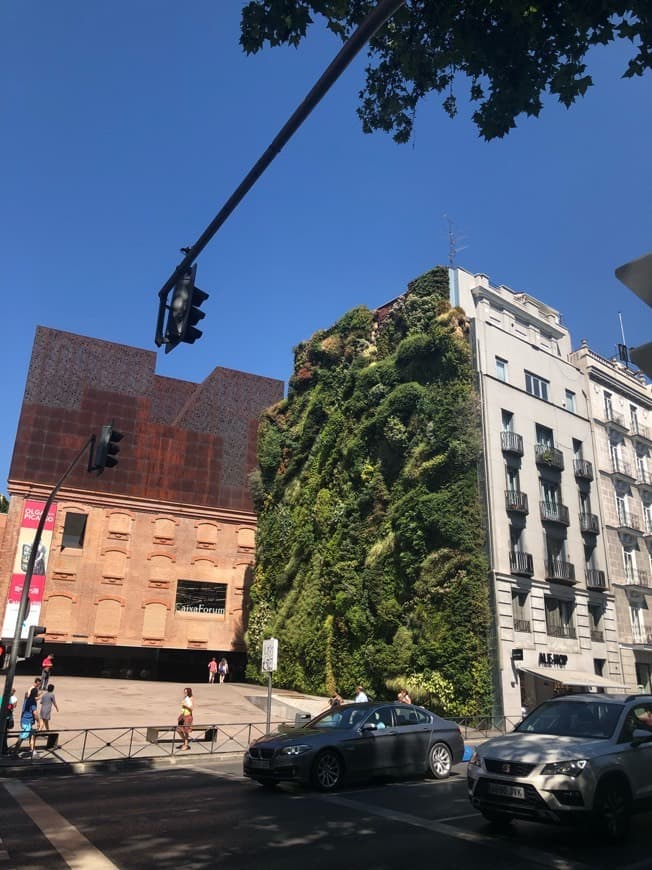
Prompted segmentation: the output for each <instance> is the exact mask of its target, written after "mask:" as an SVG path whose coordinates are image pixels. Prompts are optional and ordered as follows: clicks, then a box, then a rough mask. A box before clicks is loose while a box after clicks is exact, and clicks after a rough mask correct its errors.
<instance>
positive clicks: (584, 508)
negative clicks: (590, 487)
mask: <svg viewBox="0 0 652 870" xmlns="http://www.w3.org/2000/svg"><path fill="white" fill-rule="evenodd" d="M577 492H578V495H579V499H580V513H581V514H584V515H586V514H590V513H591V496H590V495H589V493H588V492H585V491H584V490H583V489H579V490H578V491H577Z"/></svg>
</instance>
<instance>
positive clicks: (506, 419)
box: [501, 409, 514, 432]
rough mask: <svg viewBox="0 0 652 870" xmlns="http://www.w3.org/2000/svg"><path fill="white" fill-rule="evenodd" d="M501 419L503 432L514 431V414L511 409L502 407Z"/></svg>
mask: <svg viewBox="0 0 652 870" xmlns="http://www.w3.org/2000/svg"><path fill="white" fill-rule="evenodd" d="M501 419H502V424H503V432H513V431H514V415H513V414H512V412H511V411H505V410H504V409H503V410H502V411H501Z"/></svg>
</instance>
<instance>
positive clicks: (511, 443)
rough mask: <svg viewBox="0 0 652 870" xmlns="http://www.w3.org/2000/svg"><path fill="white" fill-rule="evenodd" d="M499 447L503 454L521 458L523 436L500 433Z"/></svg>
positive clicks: (512, 433)
mask: <svg viewBox="0 0 652 870" xmlns="http://www.w3.org/2000/svg"><path fill="white" fill-rule="evenodd" d="M500 446H501V448H502V450H503V452H504V453H515V454H516V455H517V456H523V436H522V435H517V434H516V432H505V431H503V432H501V433H500Z"/></svg>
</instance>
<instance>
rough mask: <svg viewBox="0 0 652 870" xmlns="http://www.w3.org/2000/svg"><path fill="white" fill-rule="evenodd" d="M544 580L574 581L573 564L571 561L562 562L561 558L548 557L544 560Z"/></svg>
mask: <svg viewBox="0 0 652 870" xmlns="http://www.w3.org/2000/svg"><path fill="white" fill-rule="evenodd" d="M546 580H561V581H562V582H563V583H575V582H576V581H575V565H573V563H572V562H563V561H562V560H561V559H548V560H547V562H546Z"/></svg>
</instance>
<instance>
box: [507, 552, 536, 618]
mask: <svg viewBox="0 0 652 870" xmlns="http://www.w3.org/2000/svg"><path fill="white" fill-rule="evenodd" d="M509 569H510V571H511V572H512V574H520V575H522V576H524V577H531V576H532V575H533V574H534V560H533V558H532V555H531V553H520V552H515V551H512V552H511V553H510V554H509ZM529 630H530V629H528V631H529Z"/></svg>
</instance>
